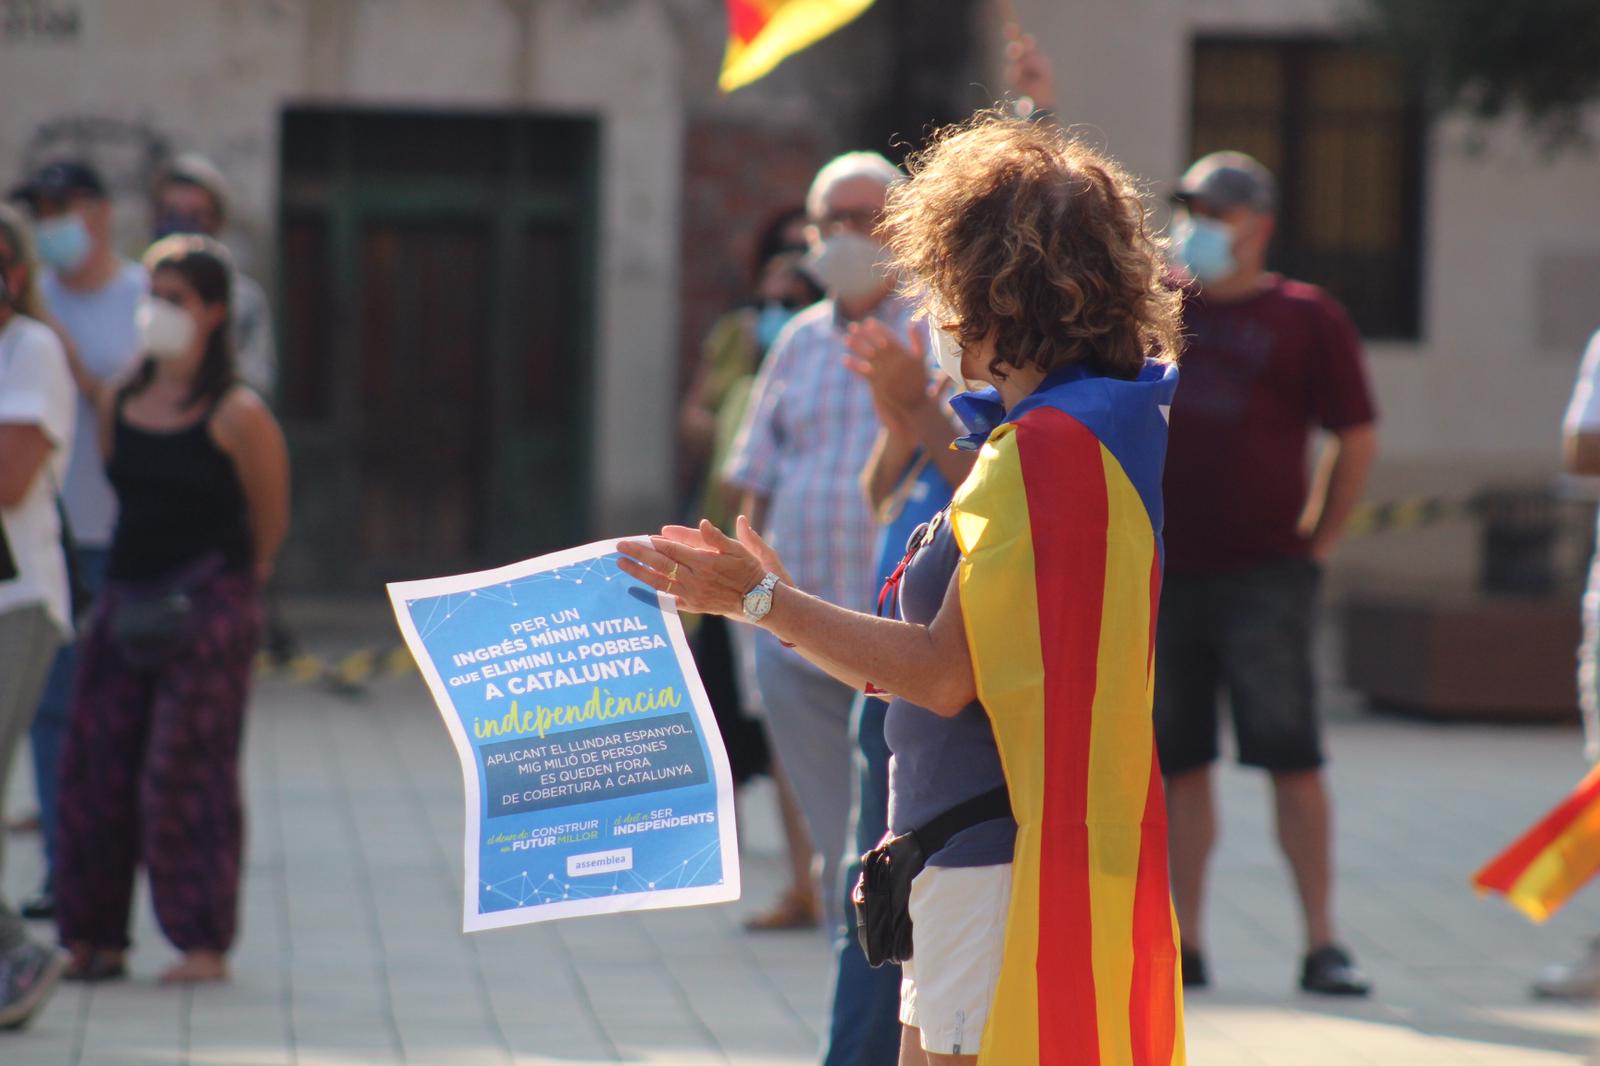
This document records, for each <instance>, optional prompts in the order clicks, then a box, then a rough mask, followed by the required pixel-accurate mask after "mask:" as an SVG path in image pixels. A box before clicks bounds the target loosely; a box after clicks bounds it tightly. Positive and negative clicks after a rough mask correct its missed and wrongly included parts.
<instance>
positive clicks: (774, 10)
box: [717, 0, 872, 93]
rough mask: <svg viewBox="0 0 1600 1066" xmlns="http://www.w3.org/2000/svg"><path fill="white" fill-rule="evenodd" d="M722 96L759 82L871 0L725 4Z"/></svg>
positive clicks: (732, 0)
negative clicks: (726, 12) (726, 6)
mask: <svg viewBox="0 0 1600 1066" xmlns="http://www.w3.org/2000/svg"><path fill="white" fill-rule="evenodd" d="M727 5H728V50H727V52H726V53H725V54H724V56H723V59H722V76H721V77H720V78H718V80H717V84H718V85H719V86H720V87H721V88H722V91H723V92H725V93H729V92H732V91H733V90H735V89H737V88H739V87H740V86H742V85H749V84H750V83H751V82H753V81H755V80H756V79H757V78H761V77H764V76H765V75H767V74H768V73H770V72H771V71H772V68H773V67H776V66H777V65H778V64H779V63H781V62H783V61H784V60H785V59H788V58H789V57H790V56H792V55H794V54H795V53H796V52H798V51H801V50H802V49H805V48H809V47H810V46H811V45H813V44H815V43H817V42H818V41H820V40H821V39H822V38H824V37H826V36H827V35H828V34H830V33H832V32H833V31H834V30H837V29H838V28H839V27H841V26H844V25H845V24H847V23H849V22H851V21H853V20H854V19H855V18H856V17H857V16H858V15H860V14H861V13H862V12H863V11H865V10H866V9H867V8H869V7H871V6H872V0H727Z"/></svg>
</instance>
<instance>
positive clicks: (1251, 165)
mask: <svg viewBox="0 0 1600 1066" xmlns="http://www.w3.org/2000/svg"><path fill="white" fill-rule="evenodd" d="M1172 198H1173V199H1174V200H1176V201H1178V202H1179V203H1188V202H1189V201H1190V200H1198V201H1200V202H1201V203H1203V204H1208V205H1210V206H1212V207H1216V208H1221V209H1222V210H1227V209H1228V208H1231V207H1248V208H1250V209H1251V210H1254V211H1262V212H1270V211H1272V210H1273V208H1274V207H1276V206H1277V201H1278V188H1277V182H1276V181H1274V180H1273V177H1272V172H1271V171H1270V170H1268V169H1267V168H1266V167H1264V166H1262V165H1261V164H1260V162H1258V161H1257V160H1256V159H1255V158H1254V157H1253V156H1248V155H1245V154H1244V153H1243V152H1212V153H1211V154H1210V155H1207V156H1202V157H1200V159H1199V160H1197V161H1196V162H1195V164H1194V166H1192V167H1190V168H1189V169H1188V170H1186V171H1184V174H1183V177H1182V178H1180V179H1178V191H1177V192H1175V193H1173V194H1172Z"/></svg>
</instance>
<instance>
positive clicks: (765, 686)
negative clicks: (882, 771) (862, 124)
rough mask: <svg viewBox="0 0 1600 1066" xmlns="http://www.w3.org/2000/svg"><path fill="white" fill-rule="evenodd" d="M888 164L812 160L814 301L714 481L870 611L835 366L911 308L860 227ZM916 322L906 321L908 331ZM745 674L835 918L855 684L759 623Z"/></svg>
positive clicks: (787, 552)
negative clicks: (851, 332)
mask: <svg viewBox="0 0 1600 1066" xmlns="http://www.w3.org/2000/svg"><path fill="white" fill-rule="evenodd" d="M902 177H903V175H902V174H901V172H900V170H899V169H898V168H896V167H895V165H894V164H893V163H890V162H889V161H888V160H887V159H885V158H883V157H882V156H880V155H877V154H876V153H871V152H851V153H849V154H846V155H843V156H840V157H839V158H837V159H835V160H833V161H832V162H830V163H828V164H827V165H826V166H824V167H823V168H822V169H821V170H820V171H819V172H818V173H817V176H816V179H815V180H814V181H813V182H812V185H811V191H810V192H809V193H808V195H807V197H806V210H807V214H808V215H809V217H810V227H809V229H808V235H807V237H808V241H809V243H810V245H811V253H810V255H809V256H808V257H807V269H808V271H809V272H810V273H812V274H813V275H814V276H815V277H816V279H817V281H818V282H819V283H821V285H822V286H823V288H824V289H825V290H826V291H827V293H828V298H827V299H825V300H823V301H821V302H820V303H817V304H814V305H813V306H811V307H810V308H807V309H806V310H805V311H802V312H800V314H798V315H796V316H795V317H794V319H793V320H792V321H791V322H790V323H789V325H788V326H787V327H785V329H784V331H783V332H782V333H780V334H779V335H778V339H777V340H776V341H775V342H774V343H773V346H772V350H771V352H770V353H769V354H768V356H767V359H766V361H765V362H764V363H763V364H762V367H761V373H760V375H759V377H757V379H756V384H755V390H754V392H753V393H752V395H751V399H750V406H749V409H748V411H747V412H746V414H745V420H744V423H743V425H742V426H741V428H740V431H739V436H738V439H737V440H736V441H735V443H734V446H733V451H732V453H731V454H730V456H729V458H728V463H727V466H726V467H725V468H724V471H723V473H724V477H725V478H726V479H727V481H728V482H729V483H730V484H732V485H734V486H735V487H736V488H738V489H739V490H740V491H741V492H742V493H743V495H744V505H743V510H744V513H745V514H746V516H748V517H749V519H750V521H751V524H752V525H754V526H755V527H756V528H757V529H759V530H761V532H762V533H763V534H764V535H765V536H766V537H767V539H768V540H769V541H771V543H772V546H773V547H774V548H775V549H777V550H778V551H779V552H781V553H782V555H783V559H784V562H785V563H787V564H788V566H789V569H790V571H791V572H792V574H793V576H794V580H795V582H796V584H798V585H799V587H801V588H803V589H805V590H806V591H807V592H811V593H814V594H816V595H818V596H821V597H823V598H824V599H827V600H830V601H831V602H833V603H837V604H840V605H842V606H845V607H849V608H852V609H855V610H864V611H870V610H872V609H873V607H874V605H875V604H876V596H877V589H875V588H874V587H873V557H872V556H873V541H874V537H875V534H876V529H875V526H874V522H873V518H872V514H871V512H870V511H869V510H868V508H867V504H866V501H865V499H864V498H863V497H862V493H861V488H860V480H859V478H860V474H861V471H862V468H863V467H865V465H866V462H867V458H868V456H869V455H870V454H871V452H872V446H873V442H874V440H875V439H876V437H877V433H878V418H877V415H876V413H875V411H874V409H873V405H872V390H871V388H870V387H869V386H868V385H867V383H866V382H865V381H864V380H862V379H861V378H860V377H858V376H856V375H855V374H854V373H852V372H851V371H850V370H849V369H848V368H847V367H846V365H845V360H846V357H847V356H848V354H849V350H848V348H847V347H846V344H845V338H846V331H847V329H848V328H849V326H850V324H851V323H853V322H860V321H863V320H866V319H869V318H871V319H877V320H879V321H881V322H883V323H884V325H886V326H887V327H888V328H889V330H890V331H891V332H892V333H893V334H894V335H895V336H896V337H901V338H904V337H905V336H906V335H907V332H908V330H909V328H911V316H912V314H913V312H914V310H915V308H914V307H913V306H912V305H911V304H910V303H909V302H908V301H906V300H904V299H903V298H901V297H900V296H898V295H896V294H895V292H894V285H895V278H894V277H893V276H892V275H891V274H890V273H889V272H888V271H887V270H886V268H885V266H884V260H885V259H886V258H887V257H886V255H885V253H884V250H883V248H882V246H881V245H879V244H878V242H877V241H876V239H875V238H874V237H873V236H872V234H873V231H874V229H875V228H876V226H877V223H878V219H879V217H880V215H881V214H882V212H883V204H884V196H885V193H886V192H887V190H888V188H889V186H890V185H892V184H894V183H895V182H897V181H899V180H901V178H902ZM918 328H920V326H919V327H918ZM756 678H757V683H758V684H759V686H760V689H761V698H762V700H763V702H764V704H765V706H766V708H767V714H768V726H769V731H770V734H771V737H772V739H773V741H774V746H775V748H776V749H777V755H778V758H779V760H780V761H781V762H782V764H783V768H784V770H785V772H786V773H787V774H788V776H789V779H790V781H791V782H792V783H793V786H794V791H795V795H796V798H797V799H798V800H799V803H800V808H801V811H802V812H803V813H804V815H805V818H806V822H807V825H808V826H809V827H810V830H811V839H812V842H813V845H814V846H815V848H816V849H817V851H818V852H820V853H821V855H822V882H821V884H822V892H821V896H822V904H823V906H822V911H821V913H822V915H824V916H825V918H826V924H827V925H828V926H829V927H830V928H831V927H832V926H833V925H834V924H835V922H836V921H837V920H838V916H839V915H840V914H841V913H842V912H841V910H840V905H841V903H842V901H841V900H839V899H837V898H836V897H837V896H838V891H839V889H838V885H837V884H836V883H835V882H836V881H837V879H838V871H839V860H840V856H841V855H842V853H843V851H844V845H845V829H846V822H847V820H848V817H849V808H850V766H851V762H850V738H849V716H850V705H851V703H852V701H853V700H854V697H855V693H854V692H853V691H852V690H851V689H849V688H848V687H846V686H845V685H842V684H840V683H839V682H837V681H835V680H833V679H832V678H830V677H828V676H827V675H826V674H824V673H823V672H822V671H821V670H819V669H817V668H816V667H814V666H812V665H811V664H810V663H808V662H806V661H805V660H804V659H802V658H801V657H800V656H799V655H797V654H796V653H794V652H793V651H790V650H789V649H787V648H784V647H781V646H780V645H779V644H778V642H777V640H775V639H774V638H773V637H771V636H770V635H769V634H767V633H765V632H762V633H760V634H759V635H758V636H757V643H756Z"/></svg>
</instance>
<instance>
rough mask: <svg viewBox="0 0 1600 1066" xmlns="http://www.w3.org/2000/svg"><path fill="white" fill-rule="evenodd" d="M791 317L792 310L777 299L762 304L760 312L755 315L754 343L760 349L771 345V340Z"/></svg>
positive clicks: (775, 337)
mask: <svg viewBox="0 0 1600 1066" xmlns="http://www.w3.org/2000/svg"><path fill="white" fill-rule="evenodd" d="M793 317H794V312H793V311H791V310H790V309H789V308H787V307H785V306H783V304H781V303H779V302H778V301H777V300H770V301H768V302H767V303H765V304H763V305H762V307H761V313H760V314H758V315H756V343H757V344H759V345H760V346H761V350H762V351H766V350H767V349H768V348H771V347H772V342H773V341H775V340H777V339H778V334H779V333H781V332H783V327H784V326H787V325H788V324H789V320H790V319H791V318H793Z"/></svg>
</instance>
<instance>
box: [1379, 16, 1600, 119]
mask: <svg viewBox="0 0 1600 1066" xmlns="http://www.w3.org/2000/svg"><path fill="white" fill-rule="evenodd" d="M1360 5H1361V8H1362V9H1364V14H1365V16H1366V17H1365V19H1364V21H1366V22H1367V23H1368V25H1369V27H1370V28H1371V29H1373V30H1375V31H1376V33H1377V35H1378V37H1379V39H1380V41H1383V42H1385V43H1387V44H1388V45H1389V46H1390V47H1392V48H1393V49H1394V50H1395V51H1396V52H1397V53H1399V55H1400V56H1401V57H1402V60H1403V61H1404V62H1405V63H1406V64H1407V65H1408V66H1409V67H1411V68H1412V69H1413V71H1414V72H1415V73H1416V74H1417V75H1418V76H1419V77H1420V78H1421V79H1422V82H1423V84H1424V85H1425V86H1426V87H1427V89H1428V92H1429V96H1430V97H1431V98H1432V100H1433V101H1434V102H1435V103H1436V104H1437V105H1438V106H1439V107H1440V108H1441V109H1448V108H1456V107H1459V108H1464V109H1466V110H1467V111H1468V113H1470V114H1473V115H1476V116H1477V117H1479V118H1484V119H1491V118H1497V117H1500V116H1502V115H1505V114H1508V113H1516V112H1520V113H1521V114H1522V115H1523V116H1525V117H1526V118H1527V120H1528V122H1529V124H1530V125H1531V126H1532V127H1533V128H1534V129H1535V130H1536V131H1538V132H1539V133H1540V134H1541V135H1543V136H1544V137H1546V138H1547V139H1548V140H1549V141H1550V143H1551V144H1552V146H1569V145H1571V144H1572V143H1574V142H1576V141H1579V140H1582V138H1583V130H1582V121H1583V109H1584V107H1585V105H1586V104H1589V103H1591V102H1594V101H1595V100H1597V99H1600V0H1360Z"/></svg>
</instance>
